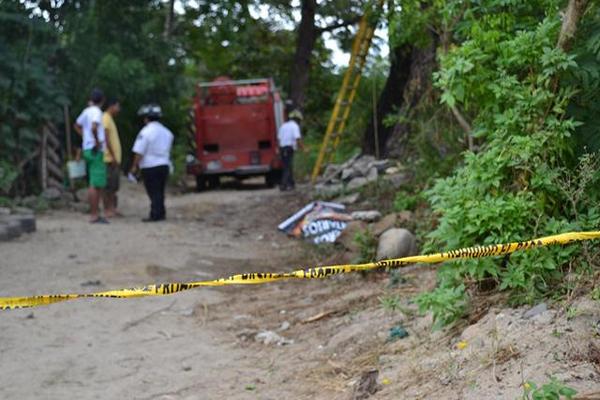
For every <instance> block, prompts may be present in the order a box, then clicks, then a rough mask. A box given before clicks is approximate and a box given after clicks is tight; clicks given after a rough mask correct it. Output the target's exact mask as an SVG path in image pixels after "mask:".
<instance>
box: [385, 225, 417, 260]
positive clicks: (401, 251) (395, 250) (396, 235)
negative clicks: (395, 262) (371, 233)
mask: <svg viewBox="0 0 600 400" xmlns="http://www.w3.org/2000/svg"><path fill="white" fill-rule="evenodd" d="M416 254H417V239H416V238H415V235H413V234H412V233H411V232H410V231H408V230H406V229H402V228H392V229H388V230H387V231H385V232H383V234H381V236H380V237H379V243H378V245H377V260H384V259H389V258H401V257H408V256H414V255H416Z"/></svg>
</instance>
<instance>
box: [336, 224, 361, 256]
mask: <svg viewBox="0 0 600 400" xmlns="http://www.w3.org/2000/svg"><path fill="white" fill-rule="evenodd" d="M365 229H367V224H366V223H365V222H363V221H350V222H348V225H347V226H346V229H344V230H343V231H342V233H341V234H340V236H338V237H337V239H336V240H335V242H336V243H339V244H341V245H342V246H344V248H345V249H346V250H349V251H351V252H358V244H357V243H356V242H355V241H354V237H355V236H356V234H357V233H358V232H363V231H364V230H365Z"/></svg>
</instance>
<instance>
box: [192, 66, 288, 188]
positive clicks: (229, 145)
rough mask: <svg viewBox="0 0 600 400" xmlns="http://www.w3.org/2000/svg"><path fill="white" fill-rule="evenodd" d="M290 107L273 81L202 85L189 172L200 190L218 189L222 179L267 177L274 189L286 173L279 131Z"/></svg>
mask: <svg viewBox="0 0 600 400" xmlns="http://www.w3.org/2000/svg"><path fill="white" fill-rule="evenodd" d="M283 118H284V105H283V102H282V100H281V97H280V94H279V92H278V91H277V89H276V88H275V85H274V83H273V80H272V79H251V80H238V81H234V80H231V79H229V78H227V77H220V78H217V79H215V80H214V81H213V82H205V83H200V84H198V86H197V93H196V96H195V98H194V109H193V121H194V123H193V140H192V147H193V154H190V155H188V158H187V171H188V173H189V174H192V175H195V176H196V183H197V187H198V190H204V189H206V188H207V187H215V186H217V185H218V184H219V178H220V177H222V176H233V177H235V178H237V179H240V180H241V179H244V178H247V177H252V176H264V177H265V183H266V184H267V185H268V186H274V185H275V184H277V182H278V181H279V178H280V175H281V161H280V159H279V156H278V154H277V147H278V145H277V131H278V129H279V126H280V125H281V124H282V123H283Z"/></svg>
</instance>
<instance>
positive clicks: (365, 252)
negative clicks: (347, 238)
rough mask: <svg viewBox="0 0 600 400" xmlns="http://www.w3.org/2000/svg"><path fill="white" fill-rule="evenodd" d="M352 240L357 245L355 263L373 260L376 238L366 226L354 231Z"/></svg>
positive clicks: (375, 250) (375, 251)
mask: <svg viewBox="0 0 600 400" xmlns="http://www.w3.org/2000/svg"><path fill="white" fill-rule="evenodd" d="M354 242H355V243H356V244H357V245H358V250H359V255H358V259H357V260H356V262H357V263H368V262H372V261H373V260H375V255H376V254H377V238H376V237H375V235H373V233H372V232H371V231H370V230H369V229H368V228H367V229H365V230H363V231H359V232H356V234H355V235H354Z"/></svg>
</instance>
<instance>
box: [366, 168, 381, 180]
mask: <svg viewBox="0 0 600 400" xmlns="http://www.w3.org/2000/svg"><path fill="white" fill-rule="evenodd" d="M378 177H379V172H378V171H377V167H371V168H369V171H368V172H367V175H366V178H367V181H368V182H375V181H376V180H377V178H378Z"/></svg>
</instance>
